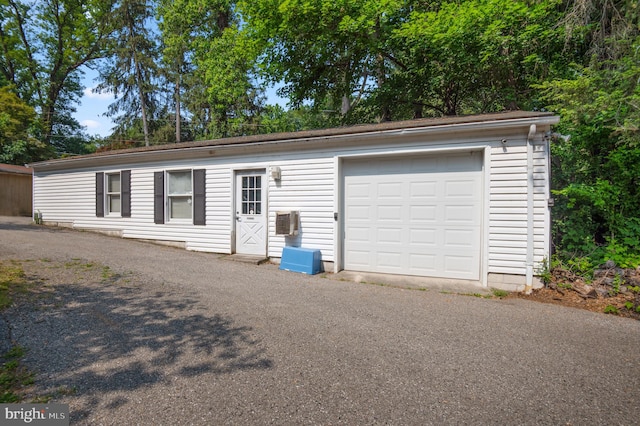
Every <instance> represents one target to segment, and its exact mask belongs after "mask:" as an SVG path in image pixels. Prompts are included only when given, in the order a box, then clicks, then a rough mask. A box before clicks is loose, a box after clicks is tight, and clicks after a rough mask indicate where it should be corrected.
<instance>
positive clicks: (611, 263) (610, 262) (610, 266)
mask: <svg viewBox="0 0 640 426" xmlns="http://www.w3.org/2000/svg"><path fill="white" fill-rule="evenodd" d="M604 267H605V268H606V269H613V268H615V267H616V262H614V261H613V260H607V261H606V262H605V263H604Z"/></svg>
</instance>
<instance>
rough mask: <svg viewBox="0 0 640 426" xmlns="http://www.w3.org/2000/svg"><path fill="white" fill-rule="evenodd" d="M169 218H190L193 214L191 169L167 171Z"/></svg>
mask: <svg viewBox="0 0 640 426" xmlns="http://www.w3.org/2000/svg"><path fill="white" fill-rule="evenodd" d="M167 180H168V183H167V201H168V206H169V219H191V217H192V215H193V209H192V204H193V203H192V196H193V188H192V186H191V170H189V171H186V172H167Z"/></svg>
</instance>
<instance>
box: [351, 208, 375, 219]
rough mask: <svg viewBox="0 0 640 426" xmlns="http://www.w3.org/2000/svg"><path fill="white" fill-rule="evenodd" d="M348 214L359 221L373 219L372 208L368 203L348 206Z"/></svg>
mask: <svg viewBox="0 0 640 426" xmlns="http://www.w3.org/2000/svg"><path fill="white" fill-rule="evenodd" d="M347 215H348V216H349V218H351V219H352V220H353V221H358V220H361V221H362V220H364V221H370V220H371V209H370V206H368V205H363V206H349V207H348V208H347Z"/></svg>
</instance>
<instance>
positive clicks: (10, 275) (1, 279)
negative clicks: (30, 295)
mask: <svg viewBox="0 0 640 426" xmlns="http://www.w3.org/2000/svg"><path fill="white" fill-rule="evenodd" d="M27 288H28V282H27V281H26V280H25V274H24V271H23V270H22V267H20V265H18V264H16V263H12V262H8V263H7V262H0V310H2V309H4V308H6V307H7V306H10V305H11V304H12V303H13V299H14V297H15V296H16V295H17V294H21V293H25V292H26V291H27Z"/></svg>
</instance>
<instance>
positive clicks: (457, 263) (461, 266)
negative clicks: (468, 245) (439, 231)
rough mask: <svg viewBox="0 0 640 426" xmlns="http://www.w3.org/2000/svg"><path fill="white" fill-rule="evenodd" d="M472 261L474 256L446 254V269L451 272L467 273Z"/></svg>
mask: <svg viewBox="0 0 640 426" xmlns="http://www.w3.org/2000/svg"><path fill="white" fill-rule="evenodd" d="M471 262H473V256H445V257H444V270H445V272H447V273H449V274H466V273H468V271H469V263H471Z"/></svg>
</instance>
